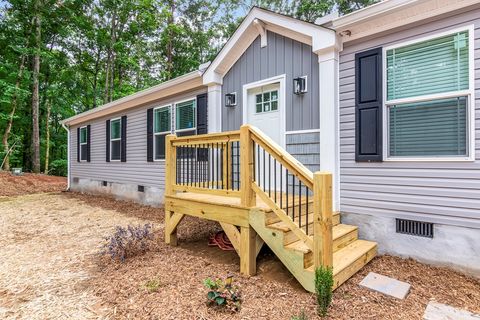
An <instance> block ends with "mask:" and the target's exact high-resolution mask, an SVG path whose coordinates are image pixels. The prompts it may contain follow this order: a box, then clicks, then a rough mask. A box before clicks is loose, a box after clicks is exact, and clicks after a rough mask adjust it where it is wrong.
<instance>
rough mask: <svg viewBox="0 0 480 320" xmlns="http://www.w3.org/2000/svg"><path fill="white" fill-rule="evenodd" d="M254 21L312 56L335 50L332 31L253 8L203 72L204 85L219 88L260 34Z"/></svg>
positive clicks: (335, 40)
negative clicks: (307, 49)
mask: <svg viewBox="0 0 480 320" xmlns="http://www.w3.org/2000/svg"><path fill="white" fill-rule="evenodd" d="M254 21H257V23H254ZM258 21H261V24H262V27H264V28H265V29H266V30H269V31H272V32H275V33H278V34H281V35H283V36H285V37H288V38H291V39H294V40H297V41H299V42H302V43H305V44H308V45H310V46H312V51H313V52H315V53H318V52H322V51H324V50H326V49H329V48H333V47H336V46H338V42H337V38H336V35H335V32H334V31H333V30H330V29H328V28H325V27H322V26H319V25H315V24H313V23H309V22H305V21H301V20H298V19H295V18H292V17H288V16H285V15H281V14H278V13H274V12H271V11H268V10H264V9H261V8H257V7H254V8H253V9H252V10H251V11H250V13H249V14H248V15H247V16H246V17H245V19H244V20H243V22H242V23H241V24H240V26H239V27H238V28H237V30H236V31H235V33H234V34H233V36H232V37H231V38H230V39H229V40H228V41H227V43H226V44H225V46H224V47H223V48H222V50H221V51H220V52H219V54H218V55H217V57H216V58H215V60H213V62H212V63H211V65H210V66H209V67H208V69H207V70H206V71H205V73H204V75H203V83H204V84H205V85H208V84H212V83H216V84H222V78H223V76H224V75H225V74H226V73H227V71H228V70H230V68H231V67H232V66H233V64H234V63H235V62H236V61H237V60H238V59H239V58H240V57H241V55H242V54H243V53H244V52H245V50H247V48H248V47H249V46H250V44H251V43H252V42H253V41H254V40H255V39H256V38H257V36H258V35H260V34H261V30H260V31H259V29H260V28H258Z"/></svg>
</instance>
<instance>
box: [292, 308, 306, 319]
mask: <svg viewBox="0 0 480 320" xmlns="http://www.w3.org/2000/svg"><path fill="white" fill-rule="evenodd" d="M290 320H308V317H307V315H306V314H305V311H304V310H302V312H300V314H299V315H298V316H293V317H291V318H290Z"/></svg>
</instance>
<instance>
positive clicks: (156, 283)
mask: <svg viewBox="0 0 480 320" xmlns="http://www.w3.org/2000/svg"><path fill="white" fill-rule="evenodd" d="M161 286H162V283H161V282H160V280H159V279H151V280H148V281H147V282H145V285H144V287H145V289H146V290H147V292H148V293H154V292H157V291H158V289H160V287H161Z"/></svg>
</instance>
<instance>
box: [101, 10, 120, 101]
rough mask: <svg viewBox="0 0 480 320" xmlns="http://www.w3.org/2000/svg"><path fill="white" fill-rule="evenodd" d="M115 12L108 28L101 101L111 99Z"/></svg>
mask: <svg viewBox="0 0 480 320" xmlns="http://www.w3.org/2000/svg"><path fill="white" fill-rule="evenodd" d="M116 19H117V14H116V12H113V13H112V21H111V29H110V45H109V47H108V54H107V67H106V72H105V92H104V97H103V103H108V102H111V101H112V100H113V77H114V74H113V73H114V52H113V47H114V45H115V42H116V36H115V33H116Z"/></svg>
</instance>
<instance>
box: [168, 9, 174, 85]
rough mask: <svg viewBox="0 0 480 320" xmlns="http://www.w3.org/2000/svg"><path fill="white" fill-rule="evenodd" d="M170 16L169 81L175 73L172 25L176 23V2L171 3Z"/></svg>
mask: <svg viewBox="0 0 480 320" xmlns="http://www.w3.org/2000/svg"><path fill="white" fill-rule="evenodd" d="M169 5H170V16H169V17H168V45H167V80H170V79H171V78H172V71H173V32H172V25H173V23H174V22H175V20H174V14H175V0H170V1H169Z"/></svg>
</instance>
